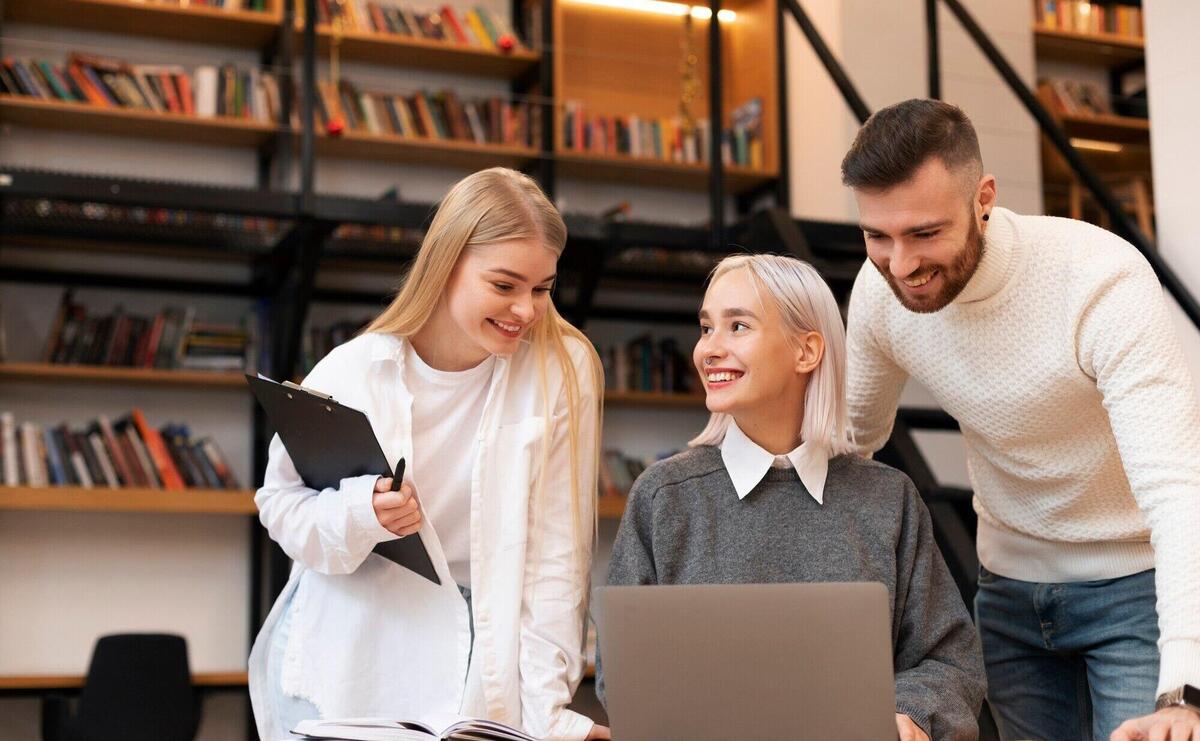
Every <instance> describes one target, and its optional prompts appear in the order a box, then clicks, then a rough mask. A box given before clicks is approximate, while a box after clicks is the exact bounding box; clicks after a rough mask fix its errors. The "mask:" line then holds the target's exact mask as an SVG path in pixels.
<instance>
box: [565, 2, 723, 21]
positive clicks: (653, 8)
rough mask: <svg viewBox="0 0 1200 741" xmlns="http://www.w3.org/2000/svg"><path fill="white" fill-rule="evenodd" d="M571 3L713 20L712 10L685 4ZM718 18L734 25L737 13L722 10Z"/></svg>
mask: <svg viewBox="0 0 1200 741" xmlns="http://www.w3.org/2000/svg"><path fill="white" fill-rule="evenodd" d="M571 2H574V3H579V4H583V5H603V6H604V7H606V8H620V9H622V10H639V11H642V12H643V13H658V14H659V15H673V16H677V17H681V16H683V15H686V14H687V13H689V12H690V13H691V14H692V17H693V18H695V19H696V20H700V21H706V20H708V19H709V18H712V8H706V7H704V6H700V5H685V4H683V3H669V2H665V1H664V0H571ZM717 18H719V19H720V21H721V23H732V22H733V21H734V20H736V19H737V13H735V12H733V11H732V10H722V11H719V12H718V13H717Z"/></svg>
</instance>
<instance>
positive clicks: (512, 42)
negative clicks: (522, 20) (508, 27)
mask: <svg viewBox="0 0 1200 741" xmlns="http://www.w3.org/2000/svg"><path fill="white" fill-rule="evenodd" d="M496 46H499V47H500V51H502V52H504V53H505V54H508V53H509V52H511V51H512V50H513V49H515V48H517V40H516V39H514V38H513V36H512V34H511V33H506V34H502V35H501V36H500V38H498V39H496Z"/></svg>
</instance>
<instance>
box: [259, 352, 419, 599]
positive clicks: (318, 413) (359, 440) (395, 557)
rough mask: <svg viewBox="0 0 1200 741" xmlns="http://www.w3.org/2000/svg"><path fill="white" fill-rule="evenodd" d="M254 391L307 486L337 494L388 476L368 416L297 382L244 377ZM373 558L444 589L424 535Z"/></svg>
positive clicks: (389, 544)
mask: <svg viewBox="0 0 1200 741" xmlns="http://www.w3.org/2000/svg"><path fill="white" fill-rule="evenodd" d="M246 381H247V382H248V383H249V384H250V390H251V391H253V392H254V396H255V397H256V398H257V399H258V401H259V403H260V404H262V406H263V409H265V410H266V412H267V417H268V418H269V419H270V420H271V425H272V426H273V427H274V428H275V430H276V431H277V432H278V433H279V439H280V440H282V441H283V445H284V447H285V448H287V452H288V455H289V456H291V459H292V463H293V464H295V466H296V471H297V472H298V473H299V474H300V478H301V479H303V480H304V483H305V485H306V486H308V487H309V488H312V489H316V490H317V491H323V490H325V489H337V488H338V487H339V486H341V482H342V479H349V478H354V477H356V476H363V475H369V474H374V475H376V476H387V474H388V470H389V469H390V468H391V466H389V465H388V462H387V456H385V455H384V453H383V448H381V447H380V446H379V440H377V439H376V438H375V433H374V432H373V431H372V430H371V422H370V420H368V419H367V415H365V414H363V413H362V412H361V411H359V410H357V409H353V408H351V407H347V406H342V405H341V404H338V403H337V402H336V401H334V400H333V398H332V397H330V396H326V395H325V394H321V393H319V392H316V391H312V390H310V389H306V388H302V387H300V386H297V385H296V384H294V383H286V384H284V383H278V382H276V381H272V380H271V379H269V378H264V377H259V378H255V377H254V376H251V375H249V374H247V375H246ZM403 478H404V460H403V459H401V460H400V461H398V462H397V464H396V471H395V474H394V475H393V480H392V486H393V487H396V489H399V487H400V482H401V481H402V480H403ZM373 552H374V553H378V554H379V555H381V556H383V557H384V558H386V559H388V560H389V561H392V562H394V563H397V564H400V565H401V566H404V567H405V568H408V569H411V570H412V571H414V572H416V573H418V574H420V575H421V576H423V577H425V578H426V579H428V580H429V581H431V582H433V583H434V584H441V583H442V581H441V579H440V578H438V575H437V570H436V569H435V568H434V567H433V561H432V560H430V558H429V553H428V551H426V550H425V544H424V543H423V542H422V541H421V537H420V534H419V533H417V534H416V537H411V538H399V539H397V540H385V541H383V542H381V543H379V544H377V545H376V546H375V548H374V551H373Z"/></svg>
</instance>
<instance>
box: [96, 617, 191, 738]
mask: <svg viewBox="0 0 1200 741" xmlns="http://www.w3.org/2000/svg"><path fill="white" fill-rule="evenodd" d="M76 723H77V727H78V728H79V729H80V730H81V731H82V732H83V734H84V735H85V737H86V738H88V739H95V740H96V741H107V740H108V739H113V741H117V740H119V741H143V740H145V741H192V739H194V738H195V736H196V729H197V727H198V726H199V723H200V713H199V704H198V703H197V695H196V691H195V689H194V688H193V687H192V678H191V672H190V670H189V668H188V657H187V642H186V641H185V640H184V639H183V637H182V636H177V635H162V634H125V635H110V636H104V637H102V638H101V639H100V640H99V641H97V643H96V648H95V649H94V650H93V652H92V661H91V665H90V666H89V667H88V675H87V680H86V681H85V682H84V686H83V691H82V693H81V694H80V698H79V712H78V714H77V716H76Z"/></svg>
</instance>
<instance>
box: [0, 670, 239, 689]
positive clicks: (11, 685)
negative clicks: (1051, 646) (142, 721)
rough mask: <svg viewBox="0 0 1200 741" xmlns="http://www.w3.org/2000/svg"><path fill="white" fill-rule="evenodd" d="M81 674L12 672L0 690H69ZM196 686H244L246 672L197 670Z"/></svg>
mask: <svg viewBox="0 0 1200 741" xmlns="http://www.w3.org/2000/svg"><path fill="white" fill-rule="evenodd" d="M84 679H85V677H84V676H83V675H82V674H24V675H19V674H14V675H8V676H0V690H69V689H78V688H80V687H83V682H84ZM192 684H193V685H195V686H196V687H244V686H245V685H246V684H247V673H246V672H244V671H233V672H197V673H195V674H193V675H192Z"/></svg>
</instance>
